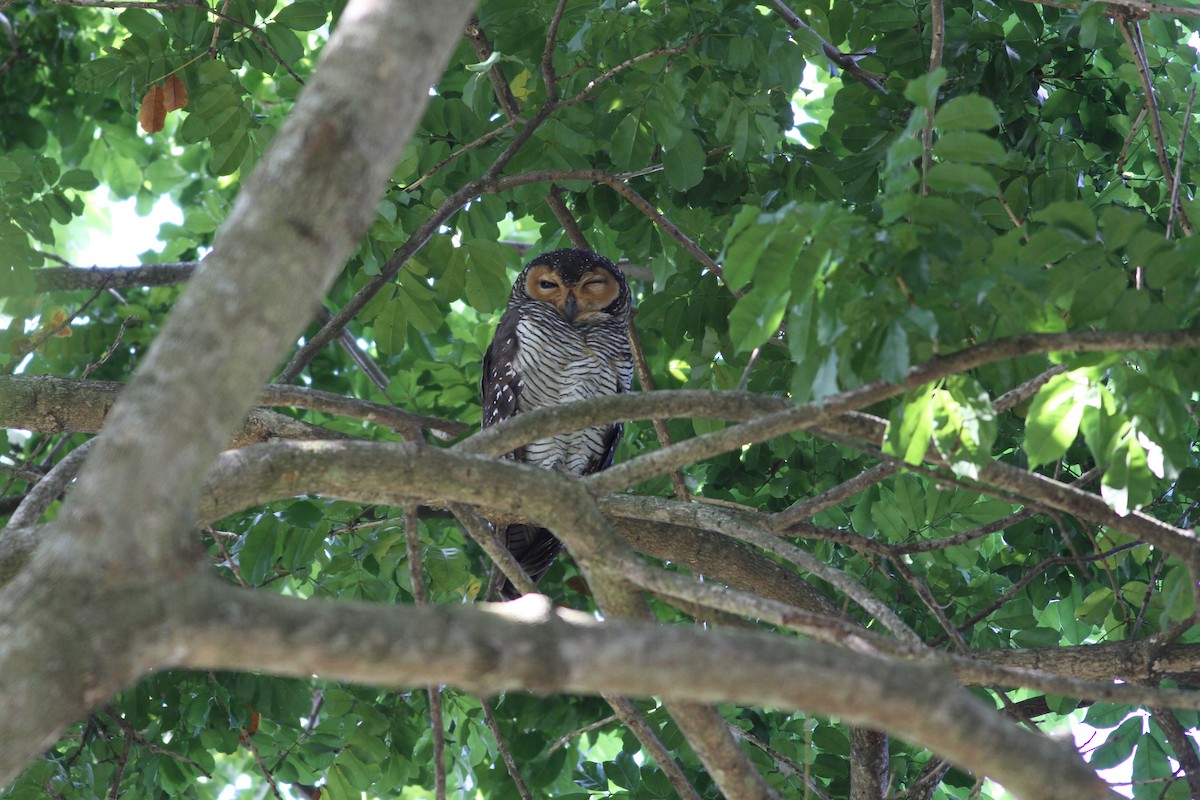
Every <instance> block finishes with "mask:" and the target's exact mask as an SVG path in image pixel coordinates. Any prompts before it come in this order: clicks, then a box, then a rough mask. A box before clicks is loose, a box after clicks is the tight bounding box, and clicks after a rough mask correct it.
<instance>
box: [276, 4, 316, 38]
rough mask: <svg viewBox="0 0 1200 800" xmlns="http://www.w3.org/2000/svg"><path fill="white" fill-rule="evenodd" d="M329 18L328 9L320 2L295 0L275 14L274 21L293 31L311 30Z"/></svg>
mask: <svg viewBox="0 0 1200 800" xmlns="http://www.w3.org/2000/svg"><path fill="white" fill-rule="evenodd" d="M327 19H329V11H328V9H326V8H325V7H324V6H322V5H321V4H320V3H314V2H311V0H297V2H295V3H292V4H291V5H290V6H284V7H283V8H282V9H280V10H279V13H278V14H276V15H275V21H276V22H278V23H279V24H280V25H283V26H285V27H288V28H291V29H292V30H294V31H312V30H316V29H317V28H319V27H321V26H322V25H324V24H325V21H326V20H327Z"/></svg>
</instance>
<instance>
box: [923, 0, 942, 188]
mask: <svg viewBox="0 0 1200 800" xmlns="http://www.w3.org/2000/svg"><path fill="white" fill-rule="evenodd" d="M929 14H930V17H931V18H932V20H933V35H932V40H931V42H930V45H929V72H930V74H933V72H934V71H935V70H937V69H940V68H941V66H942V45H943V42H945V40H946V16H945V12H944V11H943V9H942V0H929ZM935 105H936V104H931V105H930V106H929V108H927V109H925V129H924V130H923V131H921V194H929V170H930V167H932V166H933V112H934V107H935Z"/></svg>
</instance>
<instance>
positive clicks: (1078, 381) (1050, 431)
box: [1025, 370, 1088, 466]
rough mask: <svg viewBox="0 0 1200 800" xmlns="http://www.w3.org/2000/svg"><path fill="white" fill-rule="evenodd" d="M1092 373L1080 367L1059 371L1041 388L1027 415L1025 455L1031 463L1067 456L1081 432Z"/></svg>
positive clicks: (1034, 464) (1040, 462) (1046, 462)
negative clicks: (1080, 426) (1068, 449)
mask: <svg viewBox="0 0 1200 800" xmlns="http://www.w3.org/2000/svg"><path fill="white" fill-rule="evenodd" d="M1087 389H1088V374H1087V373H1086V372H1083V371H1080V370H1076V371H1074V372H1066V373H1063V374H1062V375H1055V376H1054V377H1053V378H1051V379H1050V380H1049V381H1047V382H1046V385H1045V386H1043V387H1042V388H1041V389H1039V390H1038V393H1037V394H1036V395H1035V396H1034V398H1033V403H1032V404H1031V405H1030V407H1029V413H1028V414H1027V415H1026V417H1025V455H1026V457H1027V458H1028V459H1029V463H1030V465H1031V466H1037V465H1038V464H1048V463H1049V462H1051V461H1055V460H1057V459H1059V458H1061V457H1062V456H1063V454H1064V453H1066V452H1067V448H1068V447H1070V446H1071V443H1072V442H1074V441H1075V436H1076V434H1078V433H1079V423H1080V420H1082V419H1083V412H1084V399H1085V395H1086V392H1087Z"/></svg>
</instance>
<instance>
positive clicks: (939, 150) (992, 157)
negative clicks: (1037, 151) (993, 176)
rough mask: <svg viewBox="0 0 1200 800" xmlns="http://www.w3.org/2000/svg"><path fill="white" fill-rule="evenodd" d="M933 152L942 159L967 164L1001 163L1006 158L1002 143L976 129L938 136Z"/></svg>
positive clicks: (1006, 154)
mask: <svg viewBox="0 0 1200 800" xmlns="http://www.w3.org/2000/svg"><path fill="white" fill-rule="evenodd" d="M933 154H934V156H936V157H937V158H939V159H941V160H942V161H961V162H963V163H967V164H993V165H995V164H1002V163H1004V162H1005V161H1006V160H1007V159H1008V153H1007V152H1005V150H1004V145H1002V144H1000V143H999V142H998V141H996V140H995V139H993V138H992V137H991V136H988V135H987V134H983V133H978V132H976V131H950V132H948V133H944V134H942V135H941V136H940V137H938V140H937V142H936V143H935V144H934V145H933Z"/></svg>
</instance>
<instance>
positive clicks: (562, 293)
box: [525, 264, 621, 325]
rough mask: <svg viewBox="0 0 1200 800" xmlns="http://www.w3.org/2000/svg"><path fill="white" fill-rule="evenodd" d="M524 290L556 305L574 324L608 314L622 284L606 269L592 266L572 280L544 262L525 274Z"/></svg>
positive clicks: (559, 311)
mask: <svg viewBox="0 0 1200 800" xmlns="http://www.w3.org/2000/svg"><path fill="white" fill-rule="evenodd" d="M525 293H526V294H527V295H529V297H530V298H531V299H533V300H536V301H538V302H541V303H549V304H550V305H552V306H554V307H555V308H556V309H558V313H559V314H561V315H562V317H563V319H565V320H566V321H567V322H570V323H571V324H572V325H587V324H589V323H591V322H595V321H596V320H597V319H598V318H600V317H601V316H605V315H606V314H605V311H604V309H606V308H608V307H609V306H611V305H612V304H613V303H614V302H615V301H616V299H617V298H618V297H619V296H620V294H621V287H620V285H618V283H617V279H616V278H615V277H614V276H613V274H612V273H611V272H609V271H608V270H606V269H591V270H588V271H587V272H584V273H583V274H582V275H580V276H579V279H578V280H576V281H569V280H568V279H567V278H566V277H564V276H563V275H561V274H559V273H558V272H557V271H555V270H554V268H553V267H551V266H549V265H546V264H541V265H539V266H536V267H534V268H533V269H531V270H529V273H528V274H527V275H526V276H525Z"/></svg>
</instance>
